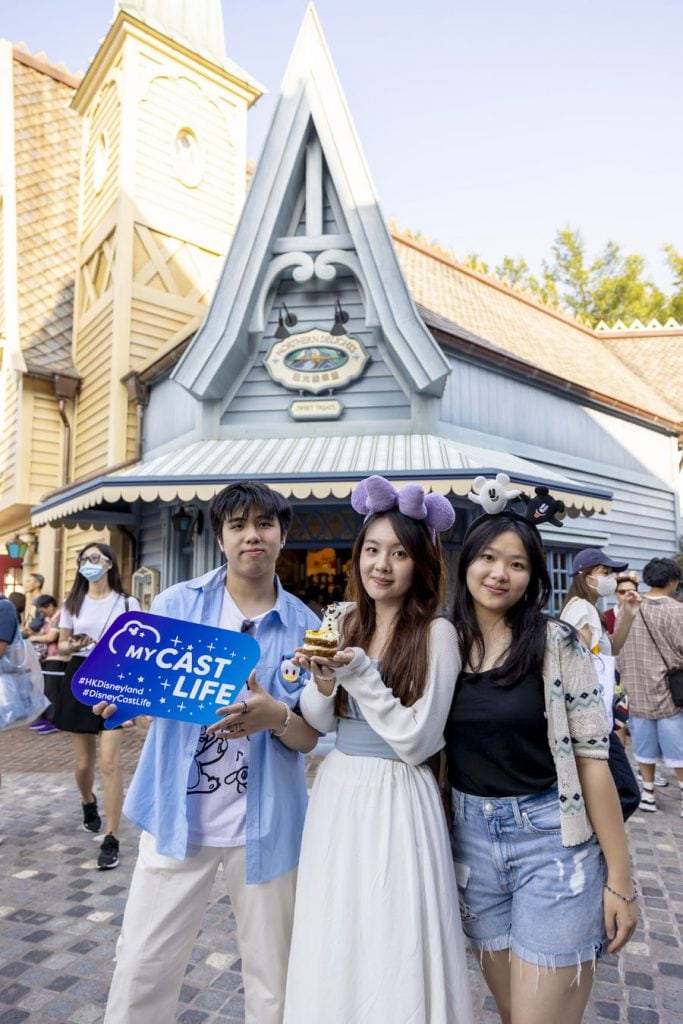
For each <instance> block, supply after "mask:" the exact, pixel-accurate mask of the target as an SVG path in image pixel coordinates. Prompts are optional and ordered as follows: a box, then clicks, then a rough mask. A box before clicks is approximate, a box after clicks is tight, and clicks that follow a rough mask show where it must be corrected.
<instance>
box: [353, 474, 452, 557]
mask: <svg viewBox="0 0 683 1024" xmlns="http://www.w3.org/2000/svg"><path fill="white" fill-rule="evenodd" d="M351 504H352V506H353V508H354V509H355V510H356V512H360V514H361V515H362V516H365V519H366V520H367V519H369V517H370V516H371V515H374V514H375V513H380V512H388V511H389V510H390V509H392V508H398V510H399V512H401V513H402V514H403V515H404V516H408V518H409V519H419V520H422V521H423V522H424V524H425V526H427V528H428V529H429V532H430V534H431V538H432V542H436V534H437V531H438V532H439V533H443V531H444V530H449V529H450V528H451V526H452V525H453V523H454V522H455V512H454V511H453V506H452V505H451V503H450V502H449V501H448V499H447V498H444V497H443V495H441V494H425V492H424V491H423V489H422V488H421V487H420V485H419V484H406V485H405V487H402V488H401V490H400V491H397V490H396V488H395V487H394V485H393V484H391V483H389V481H388V480H385V479H384V477H383V476H369V477H368V478H367V480H361V482H360V483H359V484H358V486H357V487H356V488H355V489H354V491H353V494H352V495H351Z"/></svg>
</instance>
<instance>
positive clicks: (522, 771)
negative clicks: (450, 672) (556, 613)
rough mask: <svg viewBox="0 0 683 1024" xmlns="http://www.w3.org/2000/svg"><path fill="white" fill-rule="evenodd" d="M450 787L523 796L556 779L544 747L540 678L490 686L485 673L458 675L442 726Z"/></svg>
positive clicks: (473, 792) (545, 729) (545, 733)
mask: <svg viewBox="0 0 683 1024" xmlns="http://www.w3.org/2000/svg"><path fill="white" fill-rule="evenodd" d="M446 752H447V755H448V776H449V779H450V783H451V785H452V786H453V787H454V788H455V789H459V790H461V791H462V792H464V793H469V794H471V795H472V796H481V797H487V796H489V797H497V796H498V797H505V796H525V795H526V794H530V793H540V792H543V790H545V789H548V788H549V787H550V786H552V785H553V783H554V782H556V780H557V773H556V771H555V762H554V761H553V758H552V754H551V753H550V748H549V746H548V725H547V720H546V715H545V699H544V695H543V678H542V677H541V675H540V673H530V674H529V675H527V676H524V677H523V678H522V679H520V680H519V682H517V683H515V685H514V686H495V685H494V683H493V681H492V680H491V670H489V671H487V672H462V673H461V674H460V676H459V678H458V682H457V685H456V687H455V695H454V697H453V703H452V704H451V710H450V713H449V716H448V722H447V725H446Z"/></svg>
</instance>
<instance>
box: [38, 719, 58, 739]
mask: <svg viewBox="0 0 683 1024" xmlns="http://www.w3.org/2000/svg"><path fill="white" fill-rule="evenodd" d="M34 731H35V732H36V733H37V734H38V735H39V736H49V735H50V733H51V732H59V729H58V728H57V726H56V725H53V724H52V722H41V723H40V725H39V726H38V728H37V729H35V730H34Z"/></svg>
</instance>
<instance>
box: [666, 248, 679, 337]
mask: <svg viewBox="0 0 683 1024" xmlns="http://www.w3.org/2000/svg"><path fill="white" fill-rule="evenodd" d="M664 252H665V253H666V261H667V263H668V264H669V267H670V269H671V273H672V274H673V276H674V288H675V291H674V293H673V295H672V296H671V301H670V303H669V316H672V317H674V319H675V320H678V322H679V324H680V323H683V256H681V254H680V253H679V252H678V251H677V250H676V249H674V247H673V245H665V246H664Z"/></svg>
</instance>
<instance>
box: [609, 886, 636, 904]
mask: <svg viewBox="0 0 683 1024" xmlns="http://www.w3.org/2000/svg"><path fill="white" fill-rule="evenodd" d="M605 889H607V892H611V893H612V895H613V896H617V897H618V898H619V899H620V900H623V901H624V903H635V901H636V900H637V899H638V886H637V885H636V883H635V882H634V883H633V896H623V895H622V894H621V893H620V892H617V890H616V889H613V888H612V886H611V885H608V884H607V882H605Z"/></svg>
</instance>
